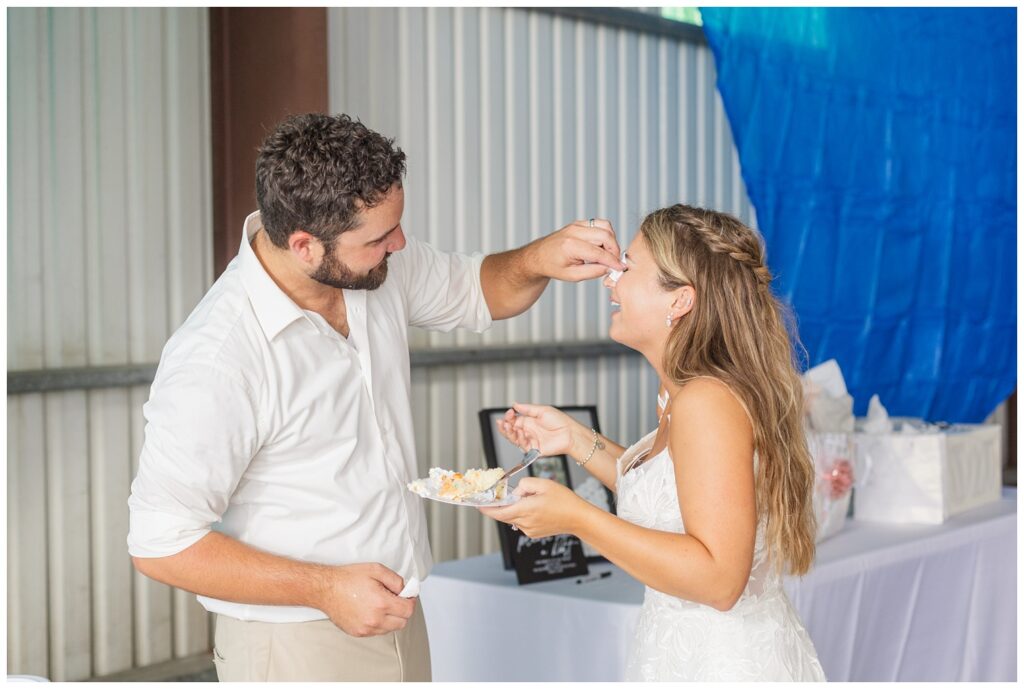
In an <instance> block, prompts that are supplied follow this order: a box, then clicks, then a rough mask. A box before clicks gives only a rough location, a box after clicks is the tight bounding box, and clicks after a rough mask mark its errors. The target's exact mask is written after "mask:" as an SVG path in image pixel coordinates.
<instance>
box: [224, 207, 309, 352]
mask: <svg viewBox="0 0 1024 689" xmlns="http://www.w3.org/2000/svg"><path fill="white" fill-rule="evenodd" d="M262 229H263V221H262V220H261V219H260V212H259V211H253V212H252V213H250V214H249V217H247V218H246V219H245V224H244V225H243V226H242V246H241V247H240V248H239V249H238V258H239V269H240V270H241V276H242V285H243V286H244V287H245V291H246V292H247V293H248V295H249V303H251V304H252V308H253V311H255V313H256V319H257V320H258V321H259V323H260V327H261V328H263V334H264V335H266V336H267V339H268V340H273V339H274V338H275V337H276V336H277V334H278V333H280V332H281V331H282V330H284V329H285V328H286V327H288V326H289V325H291V324H292V323H293V322H295V321H296V320H298V319H299V318H306V314H304V313H303V312H302V309H301V308H300V307H299V305H298V304H296V303H295V302H294V301H292V300H291V299H290V298H289V297H288V295H287V294H285V293H284V292H283V291H281V288H280V287H278V286H277V283H275V282H274V280H273V278H271V277H270V275H269V274H268V273H267V270H266V268H264V267H263V264H262V263H260V259H259V258H257V257H256V252H254V251H253V250H252V246H251V244H250V242H252V240H253V237H255V236H256V234H257V233H258V232H259V231H260V230H262Z"/></svg>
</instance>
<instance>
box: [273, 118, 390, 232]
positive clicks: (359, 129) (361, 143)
mask: <svg viewBox="0 0 1024 689" xmlns="http://www.w3.org/2000/svg"><path fill="white" fill-rule="evenodd" d="M404 174H405V153H403V152H402V149H400V148H397V147H396V146H394V139H388V138H385V137H384V136H381V135H380V134H378V133H377V132H375V131H372V130H370V129H368V128H367V127H366V126H365V125H364V124H363V123H362V122H359V121H358V120H353V119H352V118H350V117H349V116H348V115H338V116H336V117H332V116H330V115H323V114H319V113H311V114H307V115H295V116H293V117H290V118H288V119H287V120H285V121H284V122H282V123H281V124H279V125H278V126H277V128H276V129H274V131H273V132H271V133H270V135H269V136H268V137H267V138H266V140H265V141H264V142H263V145H262V146H261V147H260V151H259V157H258V158H257V159H256V203H257V205H258V206H259V209H260V215H261V216H262V220H263V227H264V229H266V231H267V235H268V236H269V237H270V240H271V241H272V242H273V243H274V244H275V245H277V246H279V247H281V248H286V247H287V246H288V237H289V236H291V234H292V233H293V232H295V231H296V230H305V231H306V232H308V233H310V234H311V235H313V236H314V237H316V238H317V239H319V240H320V241H321V242H323V243H324V245H325V246H327V247H330V246H331V245H332V244H333V243H334V240H335V239H336V238H337V237H338V235H339V234H341V233H342V232H345V231H346V230H351V229H353V228H354V227H355V226H356V214H357V213H358V212H359V211H360V210H361V209H362V208H372V207H373V206H375V205H377V204H378V203H380V201H381V200H382V199H383V198H384V195H385V194H386V193H387V191H388V190H389V189H390V188H391V187H392V186H393V185H398V186H401V184H402V176H403V175H404Z"/></svg>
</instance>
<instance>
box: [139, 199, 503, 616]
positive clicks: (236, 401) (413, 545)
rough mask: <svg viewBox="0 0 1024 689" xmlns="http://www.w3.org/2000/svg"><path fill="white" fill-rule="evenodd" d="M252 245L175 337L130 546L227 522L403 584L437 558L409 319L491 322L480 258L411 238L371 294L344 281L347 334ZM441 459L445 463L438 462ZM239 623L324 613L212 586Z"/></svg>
mask: <svg viewBox="0 0 1024 689" xmlns="http://www.w3.org/2000/svg"><path fill="white" fill-rule="evenodd" d="M261 229H262V225H261V223H260V218H259V213H253V214H252V215H250V216H249V217H248V218H247V219H246V221H245V230H244V233H243V237H242V246H241V249H240V250H239V254H238V256H237V257H236V258H235V259H234V260H233V261H231V263H230V264H229V265H228V267H227V269H226V270H225V272H224V274H223V275H222V276H221V277H220V278H219V279H218V280H217V281H216V282H215V283H214V285H213V286H212V287H211V288H210V291H209V292H207V293H206V295H205V296H204V297H203V299H202V301H201V302H200V303H199V305H198V306H196V308H195V310H194V311H193V312H192V314H191V315H190V316H189V317H188V319H187V320H186V321H185V323H184V324H183V325H182V326H181V328H179V329H178V331H177V332H175V333H174V335H173V336H172V337H171V339H170V340H169V341H168V342H167V345H166V346H165V347H164V351H163V354H162V355H161V357H160V365H159V368H158V369H157V372H156V378H155V379H154V381H153V386H152V388H151V390H150V397H149V401H148V402H147V403H146V405H145V406H144V407H143V414H144V416H145V419H146V431H145V440H144V444H143V447H142V455H141V458H140V460H139V471H138V475H137V476H136V477H135V481H134V482H133V483H132V491H131V497H130V498H129V500H128V505H129V508H130V510H131V520H130V531H129V534H128V550H129V552H130V553H131V554H132V555H133V556H136V557H164V556H167V555H173V554H175V553H178V552H180V551H182V550H184V549H185V548H187V547H189V546H190V545H192V544H193V543H195V542H196V541H198V540H199V539H200V538H202V537H203V536H205V535H206V534H207V533H209V532H210V530H211V529H215V530H217V531H219V532H221V533H224V534H226V535H228V536H231V537H233V538H236V539H238V540H239V541H242V542H243V543H246V544H248V545H251V546H253V547H255V548H258V549H261V550H264V551H267V552H270V553H274V554H276V555H283V556H286V557H289V558H293V559H296V560H303V561H307V562H317V563H324V564H334V565H343V564H353V563H359V562H380V563H382V564H383V565H385V566H386V567H389V568H390V569H392V570H394V571H395V572H397V573H398V574H399V575H400V576H402V577H403V578H404V579H405V580H409V579H410V578H412V577H413V576H415V577H417V578H419V579H423V578H425V577H426V575H427V574H428V572H429V571H430V568H431V566H432V564H433V561H432V559H431V555H430V545H429V542H428V540H427V528H426V520H425V514H424V509H423V505H422V503H421V498H419V497H417V496H416V495H414V494H413V493H411V492H410V491H409V490H407V489H406V484H407V483H408V482H409V481H411V480H413V479H414V478H416V476H417V473H418V472H417V463H416V451H415V442H414V440H413V420H412V409H411V407H410V391H411V382H410V371H409V347H408V333H407V330H408V326H410V325H414V326H419V327H423V328H430V329H435V330H451V329H452V328H456V327H465V328H470V329H472V330H475V331H477V332H479V331H482V330H484V329H486V328H487V327H489V326H490V324H491V315H490V312H489V311H488V308H487V303H486V302H485V300H484V295H483V290H482V288H481V286H480V264H481V263H482V262H483V256H482V255H475V256H472V257H470V256H462V255H458V254H445V253H442V252H440V251H437V250H436V249H433V248H432V247H430V246H428V245H427V244H423V243H421V242H417V241H416V240H414V239H413V238H411V237H410V238H408V241H407V245H406V247H405V249H403V250H402V251H399V252H396V253H394V254H392V255H391V257H390V259H389V261H388V268H389V271H388V277H387V280H385V282H384V284H383V285H382V286H381V287H380V288H378V289H376V290H372V291H362V290H345V304H346V307H347V312H348V323H349V330H350V335H349V337H348V338H347V339H346V338H344V337H342V335H341V334H340V333H338V332H337V331H336V330H334V329H333V328H332V327H331V326H330V325H328V323H327V321H326V320H325V319H324V318H323V317H322V316H320V315H319V314H317V313H314V312H312V311H306V310H304V309H302V308H300V307H299V306H298V305H297V304H296V303H295V302H293V301H292V300H291V299H290V298H289V297H288V296H287V295H285V293H284V292H282V291H281V289H280V288H278V287H277V285H276V284H275V283H274V281H273V280H272V279H271V278H270V276H269V275H268V274H267V272H266V270H264V268H263V266H262V264H261V263H260V261H259V259H258V258H257V257H256V255H255V253H253V250H252V247H251V246H250V242H251V241H252V239H253V237H254V236H255V235H256V233H257V232H259V231H261ZM441 463H442V464H443V461H442V462H441ZM199 602H200V603H202V605H203V606H204V607H205V608H206V609H207V610H210V611H212V612H216V613H220V614H224V615H229V616H231V617H234V618H238V619H242V620H260V621H266V622H299V621H305V620H316V619H323V618H325V617H326V615H324V614H323V613H322V612H321V611H319V610H314V609H312V608H305V607H286V606H265V605H244V604H240V603H232V602H228V601H222V600H216V599H212V598H207V597H204V596H199Z"/></svg>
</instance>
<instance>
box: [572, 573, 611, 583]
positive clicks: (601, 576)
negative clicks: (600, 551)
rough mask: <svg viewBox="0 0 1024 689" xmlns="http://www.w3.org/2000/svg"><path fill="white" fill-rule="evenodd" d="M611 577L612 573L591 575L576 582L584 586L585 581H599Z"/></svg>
mask: <svg viewBox="0 0 1024 689" xmlns="http://www.w3.org/2000/svg"><path fill="white" fill-rule="evenodd" d="M611 575H612V573H611V572H601V573H600V574H591V575H590V576H586V577H580V578H579V579H577V580H576V583H577V584H582V583H583V582H585V581H597V580H598V579H604V578H606V577H610V576H611Z"/></svg>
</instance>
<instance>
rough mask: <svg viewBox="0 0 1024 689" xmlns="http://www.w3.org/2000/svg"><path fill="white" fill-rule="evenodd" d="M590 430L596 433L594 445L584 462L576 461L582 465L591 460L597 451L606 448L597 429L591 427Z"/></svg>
mask: <svg viewBox="0 0 1024 689" xmlns="http://www.w3.org/2000/svg"><path fill="white" fill-rule="evenodd" d="M590 432H591V433H593V434H594V446H593V447H592V448H590V454H588V455H587V458H586V459H584V460H583V461H582V462H580V461H577V462H576V464H578V465H580V466H584V465H585V464H586V463H587V462H589V461H590V460H591V459H592V458H593V457H594V453H595V452H597V451H598V450H603V449H604V443H602V442H601V437H600V436H599V435H598V434H597V431H596V430H594V429H593V428H591V429H590Z"/></svg>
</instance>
